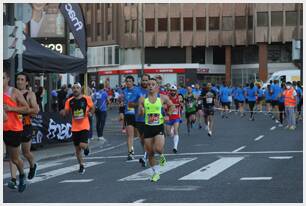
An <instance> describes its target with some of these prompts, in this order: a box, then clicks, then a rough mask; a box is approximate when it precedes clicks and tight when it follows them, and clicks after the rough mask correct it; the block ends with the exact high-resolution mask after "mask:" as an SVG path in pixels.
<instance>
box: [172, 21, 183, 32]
mask: <svg viewBox="0 0 306 206" xmlns="http://www.w3.org/2000/svg"><path fill="white" fill-rule="evenodd" d="M180 29H181V24H180V18H172V19H171V31H179V30H180Z"/></svg>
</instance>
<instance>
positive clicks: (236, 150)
mask: <svg viewBox="0 0 306 206" xmlns="http://www.w3.org/2000/svg"><path fill="white" fill-rule="evenodd" d="M244 148H246V146H242V147H239V148H238V149H235V150H234V151H233V152H238V151H240V150H243V149H244Z"/></svg>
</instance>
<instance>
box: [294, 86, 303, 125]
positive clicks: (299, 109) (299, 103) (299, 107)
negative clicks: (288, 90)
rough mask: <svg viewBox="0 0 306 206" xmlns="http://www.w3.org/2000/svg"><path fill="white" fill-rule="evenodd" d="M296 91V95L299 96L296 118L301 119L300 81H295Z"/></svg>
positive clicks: (301, 95)
mask: <svg viewBox="0 0 306 206" xmlns="http://www.w3.org/2000/svg"><path fill="white" fill-rule="evenodd" d="M296 85H297V86H296V92H297V96H298V98H299V101H298V104H297V112H298V115H297V119H298V120H303V118H302V105H303V87H302V84H301V82H300V81H298V82H297V84H296Z"/></svg>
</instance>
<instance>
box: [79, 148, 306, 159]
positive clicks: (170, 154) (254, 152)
mask: <svg viewBox="0 0 306 206" xmlns="http://www.w3.org/2000/svg"><path fill="white" fill-rule="evenodd" d="M291 153H303V151H302V150H292V151H290V150H289V151H249V152H222V151H219V152H190V153H177V154H172V153H169V154H164V155H165V156H194V155H232V154H235V155H236V154H291ZM142 156H143V155H135V156H134V157H142ZM120 158H126V155H114V156H100V157H86V158H85V159H86V160H99V159H120Z"/></svg>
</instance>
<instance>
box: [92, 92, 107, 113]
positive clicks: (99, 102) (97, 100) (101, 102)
mask: <svg viewBox="0 0 306 206" xmlns="http://www.w3.org/2000/svg"><path fill="white" fill-rule="evenodd" d="M107 96H108V95H107V93H106V92H105V91H104V90H99V91H97V92H95V93H94V94H93V102H94V104H95V106H96V108H97V109H99V110H100V111H102V112H105V111H106V110H107V107H106V106H107Z"/></svg>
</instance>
